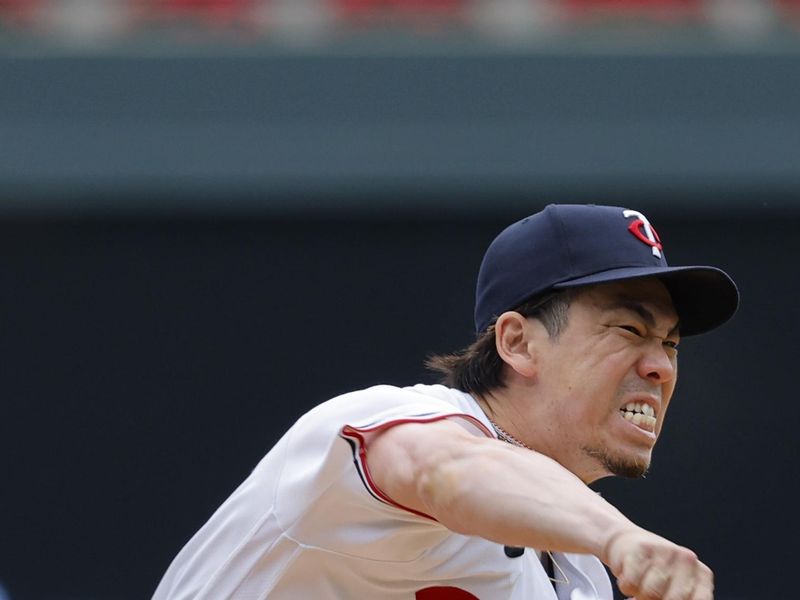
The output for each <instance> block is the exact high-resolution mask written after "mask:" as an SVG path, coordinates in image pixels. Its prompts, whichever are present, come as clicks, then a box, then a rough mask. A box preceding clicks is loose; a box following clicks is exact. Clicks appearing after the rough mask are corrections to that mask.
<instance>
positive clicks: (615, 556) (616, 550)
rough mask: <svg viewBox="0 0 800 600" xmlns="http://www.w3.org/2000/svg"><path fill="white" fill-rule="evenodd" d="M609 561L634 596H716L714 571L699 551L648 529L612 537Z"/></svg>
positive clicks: (696, 599)
mask: <svg viewBox="0 0 800 600" xmlns="http://www.w3.org/2000/svg"><path fill="white" fill-rule="evenodd" d="M604 554H605V556H603V557H602V558H603V562H605V563H606V564H607V565H608V567H609V568H610V569H611V571H612V573H614V575H616V577H617V585H618V586H619V589H620V591H621V592H622V593H623V594H626V595H628V596H632V597H633V598H632V599H631V600H713V598H714V574H713V573H712V572H711V569H709V568H708V567H707V566H706V565H704V564H703V563H702V562H700V560H699V559H698V558H697V555H696V554H695V553H694V552H692V551H691V550H689V549H688V548H683V547H681V546H678V545H677V544H673V543H672V542H670V541H669V540H667V539H664V538H662V537H660V536H658V535H656V534H654V533H650V532H649V531H646V530H644V529H640V528H634V529H628V530H625V531H623V532H621V533H617V534H615V535H614V536H612V537H611V539H610V540H609V541H608V543H607V544H606V547H605V551H604Z"/></svg>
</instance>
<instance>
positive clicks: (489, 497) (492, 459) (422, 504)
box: [368, 420, 713, 600]
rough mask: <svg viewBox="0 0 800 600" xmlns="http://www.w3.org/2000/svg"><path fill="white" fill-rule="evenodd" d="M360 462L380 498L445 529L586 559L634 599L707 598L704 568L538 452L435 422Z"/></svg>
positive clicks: (409, 429)
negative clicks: (614, 578) (366, 467)
mask: <svg viewBox="0 0 800 600" xmlns="http://www.w3.org/2000/svg"><path fill="white" fill-rule="evenodd" d="M368 457H369V470H370V473H371V476H372V479H373V481H374V482H375V484H376V485H377V486H378V487H379V488H380V489H381V490H382V491H383V492H384V493H385V494H387V495H388V496H389V497H390V498H391V499H392V500H394V501H395V502H397V503H398V504H400V505H403V506H406V507H408V508H411V509H413V510H416V511H418V512H422V513H425V514H428V515H430V516H432V517H433V518H435V519H436V520H437V521H439V522H440V523H441V524H442V525H444V526H445V527H447V528H448V529H450V530H452V531H454V532H457V533H461V534H465V535H476V536H480V537H483V538H486V539H489V540H492V541H495V542H498V543H500V544H505V545H511V546H525V547H531V548H540V549H548V550H556V551H562V552H577V553H585V554H594V555H595V556H598V557H599V558H600V559H601V560H602V561H603V562H605V563H606V564H607V565H608V566H609V567H610V568H611V570H612V571H613V572H614V574H615V575H616V576H617V577H618V578H619V580H620V588H621V589H622V591H623V592H624V593H626V594H630V595H636V598H637V600H649V599H651V598H652V599H660V598H669V599H672V598H676V599H687V600H706V599H709V598H712V597H713V591H712V590H713V577H712V575H711V571H710V570H709V569H708V567H706V566H705V565H703V564H702V563H700V561H699V560H697V557H696V556H695V555H694V553H692V552H691V551H690V550H688V549H686V548H682V547H680V546H677V545H675V544H673V543H672V542H669V541H668V540H666V539H664V538H661V537H659V536H657V535H655V534H652V533H650V532H648V531H646V530H644V529H641V528H640V527H638V526H636V525H635V524H634V523H632V522H631V521H630V520H629V519H627V518H626V517H625V516H624V515H623V514H622V513H620V512H619V511H618V510H617V509H616V508H615V507H613V506H612V505H611V504H609V503H608V502H606V501H605V500H603V499H602V498H601V497H600V496H599V495H597V494H596V493H594V492H593V491H592V490H591V489H590V488H588V487H587V486H586V485H585V484H584V483H583V482H582V481H581V480H580V479H578V478H577V477H576V476H575V475H574V474H573V473H571V472H570V471H568V470H567V469H565V468H563V467H562V466H561V465H559V464H558V463H557V462H555V461H554V460H552V459H550V458H548V457H546V456H544V455H542V454H539V453H536V452H533V451H530V450H525V449H521V448H516V447H514V446H511V445H510V444H506V443H504V442H500V441H498V440H495V439H491V438H481V437H477V436H474V435H472V434H470V433H468V432H467V431H465V430H464V429H463V428H462V427H461V426H460V425H458V424H456V423H453V422H451V421H446V420H444V421H438V422H435V423H424V424H420V423H408V424H403V425H398V426H395V427H392V428H390V429H388V430H386V431H385V432H383V433H381V434H380V435H379V436H378V437H376V438H375V439H374V440H373V441H372V443H371V445H370V448H369V453H368ZM646 592H647V593H646ZM648 594H649V595H648ZM667 594H669V595H667Z"/></svg>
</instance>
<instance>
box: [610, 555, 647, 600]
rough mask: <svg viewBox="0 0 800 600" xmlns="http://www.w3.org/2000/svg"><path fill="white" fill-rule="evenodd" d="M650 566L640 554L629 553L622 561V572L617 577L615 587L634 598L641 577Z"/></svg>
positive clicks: (639, 586) (639, 585)
mask: <svg viewBox="0 0 800 600" xmlns="http://www.w3.org/2000/svg"><path fill="white" fill-rule="evenodd" d="M649 566H650V564H649V561H648V560H647V558H646V557H645V555H644V554H643V553H642V552H636V551H634V552H629V553H627V554H626V555H625V557H624V558H623V560H622V570H621V571H620V573H619V574H618V576H617V587H619V591H621V592H622V593H623V594H627V595H630V596H636V595H637V592H638V591H639V589H640V588H641V581H642V577H643V576H644V574H645V571H646V570H647V569H648V567H649Z"/></svg>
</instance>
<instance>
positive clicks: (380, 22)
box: [0, 0, 800, 44]
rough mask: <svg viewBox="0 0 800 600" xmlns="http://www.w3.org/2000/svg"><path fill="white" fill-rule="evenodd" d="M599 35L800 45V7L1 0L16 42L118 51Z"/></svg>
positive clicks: (420, 0)
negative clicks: (211, 42)
mask: <svg viewBox="0 0 800 600" xmlns="http://www.w3.org/2000/svg"><path fill="white" fill-rule="evenodd" d="M592 28H602V29H604V30H606V31H608V30H611V31H612V32H614V31H630V30H633V31H638V32H648V31H652V30H654V29H657V30H658V31H665V30H668V31H669V30H671V31H675V30H679V31H683V32H686V31H689V32H691V31H702V32H713V33H715V34H717V33H718V34H722V35H727V36H728V37H732V38H737V39H750V40H753V39H763V38H764V37H768V36H770V35H775V34H784V35H785V34H788V35H790V36H794V35H795V34H796V33H798V32H800V0H0V36H2V37H3V38H4V39H5V40H6V41H8V40H9V39H11V40H20V39H22V40H25V39H29V40H30V39H33V40H36V39H46V40H48V41H53V40H62V41H67V42H70V41H71V42H75V43H81V42H98V41H99V42H103V41H108V42H113V41H124V40H130V39H140V38H141V37H142V36H144V37H146V38H148V39H152V37H153V36H154V35H155V36H166V38H168V39H177V40H179V41H186V42H191V41H192V40H193V39H194V40H195V41H197V40H200V41H204V40H208V39H216V38H223V39H229V40H235V41H236V43H245V44H246V43H248V42H254V43H257V42H258V41H263V40H271V39H282V40H290V41H295V42H303V41H313V40H319V39H326V38H331V37H336V36H342V35H344V36H348V35H356V36H357V35H370V34H371V33H373V32H382V33H385V32H387V31H390V32H401V33H409V34H412V35H414V36H417V35H421V36H434V37H435V36H440V35H447V34H449V33H467V34H470V35H473V34H476V35H479V36H487V37H491V38H495V39H503V40H523V41H524V40H530V39H541V38H542V37H545V36H548V35H551V36H552V35H558V34H569V33H571V32H582V31H585V30H587V29H592ZM197 34H200V35H197ZM193 36H194V37H193Z"/></svg>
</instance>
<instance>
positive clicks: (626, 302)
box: [607, 297, 680, 335]
mask: <svg viewBox="0 0 800 600" xmlns="http://www.w3.org/2000/svg"><path fill="white" fill-rule="evenodd" d="M607 308H609V309H611V310H613V309H617V308H622V309H625V310H629V311H631V312H633V313H636V314H637V315H639V316H640V317H641V318H642V320H643V321H644V322H645V323H647V326H648V327H650V328H653V327H655V326H656V318H655V316H653V313H652V312H650V311H649V310H648V309H647V308H645V307H644V305H643V304H642V303H641V302H637V301H636V300H632V299H630V298H625V297H621V298H617V299H616V300H615V302H614V303H613V304H610V305H608V306H607ZM679 329H680V321H678V322H677V323H675V326H674V327H673V328H672V329H670V330H669V333H668V334H667V335H672V334H674V333H677V332H678V330H679Z"/></svg>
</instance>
